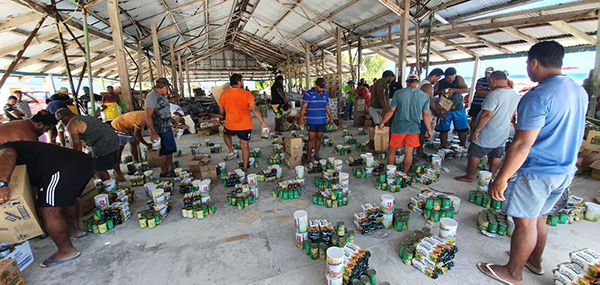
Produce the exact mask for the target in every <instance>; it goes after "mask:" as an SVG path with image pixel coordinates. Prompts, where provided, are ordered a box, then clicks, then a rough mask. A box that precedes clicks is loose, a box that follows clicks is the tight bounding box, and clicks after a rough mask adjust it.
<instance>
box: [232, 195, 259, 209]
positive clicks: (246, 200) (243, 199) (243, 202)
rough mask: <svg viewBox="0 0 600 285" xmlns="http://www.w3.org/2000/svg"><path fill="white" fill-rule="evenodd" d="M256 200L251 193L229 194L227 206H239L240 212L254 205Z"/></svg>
mask: <svg viewBox="0 0 600 285" xmlns="http://www.w3.org/2000/svg"><path fill="white" fill-rule="evenodd" d="M254 199H255V198H254V196H253V195H252V194H250V193H243V192H241V193H240V192H238V191H232V192H229V193H227V205H228V206H234V207H236V206H237V208H238V210H240V211H241V210H243V209H245V208H246V207H248V205H252V204H254Z"/></svg>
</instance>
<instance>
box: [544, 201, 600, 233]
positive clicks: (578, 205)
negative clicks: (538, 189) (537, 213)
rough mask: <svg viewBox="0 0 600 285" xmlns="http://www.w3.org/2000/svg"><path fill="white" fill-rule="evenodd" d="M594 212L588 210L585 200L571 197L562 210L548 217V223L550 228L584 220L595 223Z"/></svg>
mask: <svg viewBox="0 0 600 285" xmlns="http://www.w3.org/2000/svg"><path fill="white" fill-rule="evenodd" d="M592 211H593V210H588V206H587V205H586V201H585V199H583V198H580V197H577V196H573V195H571V196H569V198H568V199H567V203H566V205H565V206H564V207H563V208H562V209H560V210H558V211H557V212H556V213H553V214H551V215H548V216H547V219H546V222H547V223H548V225H550V226H556V225H557V224H566V223H569V224H572V223H574V222H577V221H581V220H583V219H586V220H589V221H594V219H593V217H592V216H593V213H592Z"/></svg>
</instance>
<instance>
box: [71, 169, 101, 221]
mask: <svg viewBox="0 0 600 285" xmlns="http://www.w3.org/2000/svg"><path fill="white" fill-rule="evenodd" d="M101 192H102V189H97V188H96V184H95V183H94V179H93V178H92V179H90V182H88V184H87V185H86V186H85V190H83V192H82V193H81V195H80V196H79V198H77V202H78V203H79V216H80V217H83V216H85V215H86V214H87V213H89V212H90V211H92V210H93V209H95V208H96V201H95V200H94V197H96V195H98V194H100V193H101Z"/></svg>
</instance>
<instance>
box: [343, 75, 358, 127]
mask: <svg viewBox="0 0 600 285" xmlns="http://www.w3.org/2000/svg"><path fill="white" fill-rule="evenodd" d="M343 91H344V96H345V99H346V100H345V101H346V109H344V119H345V120H352V119H353V118H352V116H353V115H354V112H353V111H354V102H355V101H356V97H355V94H354V93H355V91H356V90H355V88H354V81H352V80H350V81H348V85H346V86H344V90H343Z"/></svg>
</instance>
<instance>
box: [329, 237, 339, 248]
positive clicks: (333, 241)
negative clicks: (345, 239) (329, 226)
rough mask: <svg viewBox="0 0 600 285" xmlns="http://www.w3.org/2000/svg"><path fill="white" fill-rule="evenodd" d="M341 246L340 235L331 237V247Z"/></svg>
mask: <svg viewBox="0 0 600 285" xmlns="http://www.w3.org/2000/svg"><path fill="white" fill-rule="evenodd" d="M339 244H340V237H339V236H338V235H333V236H331V245H332V246H338V245H339Z"/></svg>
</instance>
